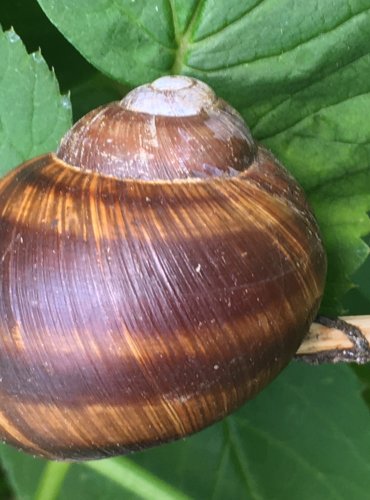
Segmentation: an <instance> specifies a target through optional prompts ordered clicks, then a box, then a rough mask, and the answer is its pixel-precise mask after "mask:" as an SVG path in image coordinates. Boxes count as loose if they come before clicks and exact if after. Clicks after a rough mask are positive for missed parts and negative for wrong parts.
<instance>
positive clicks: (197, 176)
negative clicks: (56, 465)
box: [0, 77, 326, 460]
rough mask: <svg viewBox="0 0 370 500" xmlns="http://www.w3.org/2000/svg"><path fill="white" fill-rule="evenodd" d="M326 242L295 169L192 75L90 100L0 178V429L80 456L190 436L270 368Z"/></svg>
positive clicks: (279, 358) (264, 379)
mask: <svg viewBox="0 0 370 500" xmlns="http://www.w3.org/2000/svg"><path fill="white" fill-rule="evenodd" d="M325 271H326V259H325V253H324V250H323V247H322V243H321V240H320V236H319V233H318V227H317V224H316V222H315V219H314V217H313V215H312V214H311V212H310V210H309V208H308V206H307V202H306V200H305V198H304V195H303V192H302V190H301V189H300V187H299V186H298V185H297V183H296V182H295V181H294V180H293V178H292V177H291V176H290V175H289V174H288V173H287V172H286V171H285V169H284V168H283V167H282V166H281V165H280V164H279V163H278V162H277V161H276V160H275V159H274V158H273V157H272V155H271V154H270V153H269V152H268V151H266V150H265V149H264V148H262V147H261V146H258V145H257V144H256V143H255V142H254V141H253V139H252V137H251V134H250V132H249V130H248V128H247V126H246V125H245V124H244V122H243V120H242V118H241V117H240V116H239V115H238V113H237V112H236V111H235V110H233V109H232V108H231V107H230V106H229V105H227V104H226V103H225V102H223V101H222V100H220V99H217V98H216V96H215V94H214V93H213V92H212V90H211V89H210V88H209V87H207V86H206V85H205V84H203V83H201V82H198V81H196V80H194V79H191V78H186V77H164V78H161V79H159V80H157V81H156V82H154V83H152V84H151V85H146V86H142V87H139V88H138V89H135V90H134V91H132V92H131V93H130V94H128V95H127V96H126V97H125V98H124V99H123V100H122V101H121V102H120V103H113V104H110V105H108V106H104V107H102V108H99V109H98V110H95V111H92V112H91V113H89V114H88V115H87V116H86V117H84V118H82V119H81V120H80V122H78V123H77V124H76V125H75V126H74V127H73V128H72V129H71V131H70V132H68V133H67V135H66V136H65V138H64V139H63V140H62V143H61V145H60V148H59V150H58V152H57V154H53V153H52V154H46V155H43V156H41V157H39V158H36V159H34V160H31V161H28V162H26V163H25V164H23V165H21V166H20V167H18V168H17V169H15V170H14V171H13V172H11V173H9V174H8V175H7V176H6V177H5V178H4V179H3V180H2V181H1V183H0V380H1V383H0V436H1V438H3V439H4V440H5V441H6V442H8V443H10V444H13V445H15V446H17V447H18V448H22V449H24V450H27V451H29V452H32V453H33V454H37V455H41V456H44V457H49V458H57V459H70V460H78V459H91V458H98V457H104V456H110V455H116V454H122V453H125V452H127V451H130V450H139V449H142V448H145V447H149V446H153V445H156V444H159V443H162V442H166V441H170V440H173V439H176V438H179V437H182V436H186V435H188V434H191V433H194V432H196V431H198V430H200V429H202V428H204V427H205V426H208V425H210V424H211V423H213V422H215V421H217V420H219V419H221V418H223V417H224V416H225V415H227V414H228V413H230V412H232V411H233V410H235V409H236V408H238V407H240V405H242V404H243V403H244V402H245V401H246V400H247V399H249V398H251V397H253V396H254V395H255V394H256V393H257V392H259V391H260V390H261V389H262V388H263V387H264V386H265V385H266V384H267V383H268V382H270V381H271V380H272V379H273V378H274V377H275V376H276V375H277V374H278V373H279V372H280V371H281V369H282V368H283V367H284V366H286V364H287V363H288V362H289V360H290V359H291V358H292V356H293V355H294V353H295V351H296V350H297V348H298V346H299V344H300V342H301V340H302V338H303V337H304V335H305V334H306V332H307V331H308V328H309V325H310V323H311V321H312V320H313V318H314V316H315V315H316V312H317V309H318V306H319V303H320V299H321V296H322V293H323V287H324V278H325Z"/></svg>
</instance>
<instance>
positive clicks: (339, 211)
mask: <svg viewBox="0 0 370 500" xmlns="http://www.w3.org/2000/svg"><path fill="white" fill-rule="evenodd" d="M39 3H40V5H41V6H42V7H43V9H44V10H45V12H46V13H47V15H48V16H49V17H50V19H51V20H52V22H54V23H55V25H56V26H57V27H58V28H59V29H60V30H61V31H62V32H63V33H64V34H65V36H66V37H67V38H68V39H69V40H70V41H71V42H72V43H73V44H74V45H75V46H76V47H77V48H78V50H80V51H81V52H82V53H83V54H84V55H85V56H86V57H87V59H88V60H89V61H90V62H91V63H92V64H94V65H95V66H96V67H97V68H99V69H101V70H102V71H104V72H105V73H106V74H107V75H109V76H111V77H113V78H115V79H117V80H118V81H121V82H126V83H128V84H131V85H137V84H140V83H142V82H144V81H148V80H151V79H154V78H157V77H159V76H161V75H163V74H166V73H184V74H187V75H191V76H195V77H198V78H200V79H202V80H205V81H206V82H208V83H209V84H210V85H211V86H213V87H214V88H215V90H216V91H217V92H218V93H219V94H220V95H221V96H222V97H224V98H226V99H227V100H229V101H230V102H231V103H232V104H234V105H235V106H236V107H237V108H238V109H239V111H240V112H241V113H242V114H243V115H244V116H245V118H246V119H247V121H248V123H249V124H250V126H251V128H252V131H253V134H254V136H255V137H256V138H257V139H258V140H260V141H261V142H262V143H264V144H266V145H267V146H268V147H269V148H270V149H271V150H272V151H273V152H274V153H275V154H276V155H277V157H278V158H279V159H280V160H281V161H282V162H283V163H284V164H285V165H286V166H287V167H288V168H289V170H290V171H291V172H292V173H293V174H294V175H295V176H296V178H297V179H298V180H299V182H300V183H301V184H302V186H303V188H304V189H305V190H306V192H307V194H308V197H309V199H310V201H311V203H312V205H313V207H314V209H315V210H316V214H317V217H318V221H319V224H320V226H321V228H322V232H323V237H324V240H325V243H326V246H327V250H328V255H329V274H328V286H327V289H326V293H325V298H324V301H323V305H322V312H323V313H326V314H328V313H330V314H335V313H339V312H343V306H342V304H341V299H342V296H343V294H344V293H345V292H346V291H347V290H348V289H349V288H350V287H351V286H352V281H351V275H352V274H353V273H354V272H355V270H356V269H358V267H359V266H360V265H361V264H362V263H363V262H364V260H365V258H366V256H367V255H368V252H369V250H368V247H367V245H366V244H365V243H364V242H363V240H362V239H361V238H362V237H363V236H364V235H366V234H367V233H368V232H369V229H370V228H369V223H368V220H367V215H366V213H367V212H368V211H369V210H370V194H369V190H367V191H368V192H364V190H361V180H360V179H361V175H362V179H363V181H364V182H368V180H367V179H368V178H367V175H368V172H369V171H370V154H369V153H370V145H369V144H370V121H369V119H368V117H369V113H370V79H369V74H370V9H369V2H368V0H352V1H351V2H348V1H347V0H334V1H331V2H319V3H317V2H316V0H308V1H306V2H293V3H292V2H291V1H290V0H265V1H264V2H261V1H260V0H248V1H244V2H240V0H230V1H229V2H228V4H227V8H226V7H225V3H224V1H223V0H199V1H194V0H192V1H189V0H161V1H159V0H158V1H156V2H146V1H144V0H135V1H131V0H122V1H120V2H117V1H115V0H93V1H91V0H89V1H88V0H85V1H81V2H75V1H74V0H65V1H63V2H58V1H56V0H39ZM360 174H361V175H360ZM358 175H360V177H358ZM365 178H366V179H365ZM337 181H338V182H339V183H338V182H337ZM367 185H369V184H367ZM323 186H329V187H328V188H326V190H327V198H320V199H319V193H320V192H321V188H322V187H323ZM360 190H361V192H360ZM333 210H335V211H336V213H331V211H333Z"/></svg>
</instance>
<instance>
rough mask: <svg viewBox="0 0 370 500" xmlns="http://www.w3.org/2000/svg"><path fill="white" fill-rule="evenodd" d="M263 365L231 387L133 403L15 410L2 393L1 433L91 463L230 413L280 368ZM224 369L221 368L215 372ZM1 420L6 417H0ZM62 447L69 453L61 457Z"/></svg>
mask: <svg viewBox="0 0 370 500" xmlns="http://www.w3.org/2000/svg"><path fill="white" fill-rule="evenodd" d="M269 357H271V353H266V359H269ZM234 366H235V364H234ZM252 366H253V365H252ZM264 366H265V368H264V369H263V370H259V371H258V377H253V374H252V373H250V371H248V372H246V373H244V374H243V373H236V374H234V377H235V379H238V381H239V382H238V384H237V385H235V386H231V387H230V384H227V385H226V386H224V385H223V383H224V381H223V380H222V377H221V378H220V377H219V378H218V379H216V380H212V381H210V383H209V384H207V385H205V384H204V383H202V382H201V383H199V382H198V383H197V385H196V387H195V388H194V389H193V390H192V391H188V392H184V391H183V388H172V390H171V391H170V392H167V393H163V394H162V396H161V397H158V398H148V399H145V398H142V400H141V401H140V400H139V401H136V402H134V404H133V402H132V401H125V402H124V404H123V402H122V401H121V402H117V403H116V404H112V402H108V403H107V402H106V401H104V400H103V401H101V400H99V403H96V402H88V401H82V402H81V401H79V404H76V405H74V404H71V405H62V404H61V403H63V401H59V400H58V399H57V397H55V400H54V402H51V401H49V400H46V401H42V400H39V401H33V402H31V401H27V400H24V399H20V401H19V404H18V405H17V406H16V407H14V406H13V405H12V404H11V402H12V398H8V396H7V395H3V394H1V400H2V401H3V402H4V410H3V415H4V414H8V415H9V420H10V419H11V421H12V422H13V423H12V424H10V426H9V427H6V426H5V427H4V426H3V427H4V428H5V429H6V430H5V432H4V434H5V436H6V437H7V440H8V441H9V442H10V443H13V444H14V443H15V442H16V441H15V438H14V436H15V435H18V434H17V433H18V427H19V428H20V429H22V430H23V431H24V432H25V433H26V434H27V435H30V436H32V437H33V442H34V443H37V444H35V445H34V446H32V444H30V440H28V441H27V444H26V448H27V449H28V450H29V451H33V452H35V451H36V452H37V453H38V454H42V455H44V456H46V457H51V458H56V457H61V458H63V457H65V456H68V457H70V458H73V457H74V456H75V457H76V459H82V458H84V457H86V458H90V459H91V458H94V456H96V457H98V456H109V455H111V454H118V453H125V452H127V451H130V450H135V449H142V448H145V447H147V446H152V445H154V444H157V443H158V441H160V442H164V441H169V440H172V439H174V438H176V437H177V438H178V437H181V436H186V435H188V434H191V433H193V432H196V431H197V430H199V429H200V428H203V427H205V426H207V425H209V424H210V423H212V422H214V421H217V420H219V419H221V418H222V417H223V416H225V415H226V414H228V413H230V412H231V411H233V410H234V409H235V408H237V407H238V406H239V405H240V402H241V401H244V400H245V399H246V398H249V397H252V396H253V395H254V394H255V393H256V392H258V391H259V390H260V388H261V384H262V386H264V385H265V384H266V383H267V382H268V381H269V380H270V379H271V377H272V376H274V375H275V374H276V373H277V372H278V371H280V369H281V368H282V366H280V362H279V361H275V364H271V363H270V364H265V365H264ZM244 367H245V365H244ZM222 370H223V368H222V367H220V368H219V370H218V371H220V372H222ZM214 373H216V371H214ZM227 376H228V374H226V375H225V378H226V379H227ZM179 390H180V392H178V391H179ZM41 401H42V402H41ZM14 410H15V411H14ZM1 421H4V419H3V420H1V415H0V422H1ZM138 436H140V438H138ZM40 449H41V450H43V451H42V452H41V453H40ZM66 449H69V450H70V451H69V452H68V453H65V450H66ZM73 450H75V451H73ZM94 453H95V455H94Z"/></svg>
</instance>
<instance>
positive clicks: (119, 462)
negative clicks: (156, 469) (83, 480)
mask: <svg viewBox="0 0 370 500" xmlns="http://www.w3.org/2000/svg"><path fill="white" fill-rule="evenodd" d="M83 465H84V466H86V467H88V468H90V469H92V470H94V471H95V472H98V473H99V474H101V475H102V476H105V477H106V478H108V479H110V480H111V481H114V482H115V483H117V484H119V485H120V486H122V487H123V488H125V489H126V490H128V491H130V492H132V493H135V495H137V496H138V497H140V498H143V499H145V500H189V497H188V496H187V495H185V494H184V493H182V492H180V491H179V490H177V489H176V488H174V487H173V486H171V485H169V484H167V483H166V482H165V481H162V480H161V479H159V478H158V477H157V476H155V475H154V474H152V473H150V472H148V471H147V470H146V469H144V468H143V467H141V466H140V465H137V464H136V463H135V462H133V461H132V460H130V459H128V458H125V457H119V458H110V459H106V460H95V461H89V462H84V463H83ZM37 500H39V499H37Z"/></svg>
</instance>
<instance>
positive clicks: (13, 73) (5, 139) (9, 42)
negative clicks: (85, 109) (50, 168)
mask: <svg viewBox="0 0 370 500" xmlns="http://www.w3.org/2000/svg"><path fill="white" fill-rule="evenodd" d="M70 123H71V106H70V101H69V98H68V97H67V96H61V95H60V93H59V87H58V83H57V81H56V78H55V75H54V73H53V72H51V71H49V69H48V67H47V65H46V63H45V61H44V59H43V57H42V56H41V53H40V52H35V53H33V54H31V55H28V54H27V52H26V50H25V48H24V45H23V44H22V42H21V40H20V38H19V36H18V35H17V34H16V33H15V32H14V31H13V30H10V31H7V32H5V33H4V32H3V31H1V29H0V175H2V174H3V173H5V172H6V171H7V170H8V169H9V168H11V167H13V166H16V165H18V164H19V163H21V162H23V161H24V160H26V159H28V158H31V157H33V156H36V155H39V154H41V153H44V152H47V151H52V150H54V149H55V147H56V145H57V144H58V142H59V140H60V137H61V136H62V134H63V133H64V132H65V131H66V130H67V129H68V127H69V126H70Z"/></svg>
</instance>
